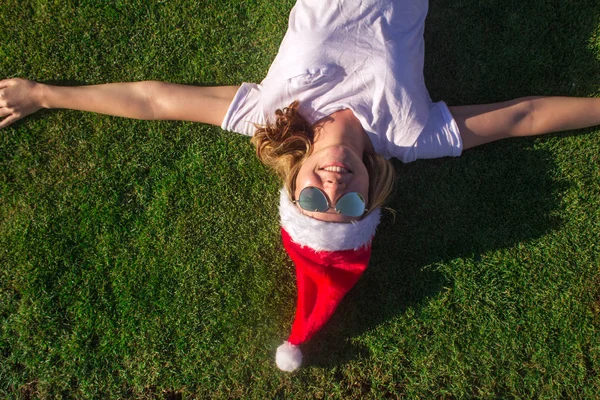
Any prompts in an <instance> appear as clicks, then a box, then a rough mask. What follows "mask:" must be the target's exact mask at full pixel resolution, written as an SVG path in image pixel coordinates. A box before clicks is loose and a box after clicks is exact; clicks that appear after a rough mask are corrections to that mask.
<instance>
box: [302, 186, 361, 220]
mask: <svg viewBox="0 0 600 400" xmlns="http://www.w3.org/2000/svg"><path fill="white" fill-rule="evenodd" d="M306 189H316V190H317V191H318V192H319V193H321V195H322V196H323V198H324V199H325V202H326V203H327V210H329V209H330V208H333V209H334V210H335V212H336V213H337V214H340V215H344V216H346V217H357V218H358V217H362V216H364V215H365V214H366V213H367V212H368V211H369V209H368V208H367V202H366V201H365V197H364V196H363V195H362V194H360V193H359V192H347V193H344V194H343V195H341V196H340V198H339V199H338V200H337V201H336V202H335V207H331V203H330V202H329V197H327V195H326V194H325V192H323V191H322V190H321V189H319V188H318V187H316V186H306V187H305V188H304V189H302V190H301V191H300V196H302V192H304V191H305V190H306ZM352 193H356V194H357V195H358V197H359V198H360V199H361V200H362V203H363V212H362V214H361V215H346V214H342V212H341V211H339V210H338V209H337V204H338V202H339V201H340V200H341V199H343V198H344V196H346V195H348V194H352ZM300 196H298V200H296V199H294V200H292V203H293V204H298V205H299V206H300V208H301V209H303V210H304V211H309V212H327V210H325V211H319V210H308V209H306V208H304V207H302V204H300Z"/></svg>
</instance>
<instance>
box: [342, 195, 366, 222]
mask: <svg viewBox="0 0 600 400" xmlns="http://www.w3.org/2000/svg"><path fill="white" fill-rule="evenodd" d="M335 210H336V211H337V212H338V213H340V214H342V215H346V216H348V217H360V216H362V215H363V214H364V213H365V199H363V197H362V196H361V195H360V193H357V192H350V193H346V194H345V195H343V196H342V197H340V199H339V200H338V201H337V203H336V204H335Z"/></svg>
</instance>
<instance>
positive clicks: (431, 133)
mask: <svg viewBox="0 0 600 400" xmlns="http://www.w3.org/2000/svg"><path fill="white" fill-rule="evenodd" d="M462 149H463V143H462V138H461V136H460V132H459V130H458V125H457V124H456V121H455V120H454V117H453V116H452V114H451V113H450V110H449V109H448V106H447V105H446V103H444V102H443V101H440V102H438V103H433V104H432V105H431V109H430V110H429V119H428V120H427V124H425V127H424V128H423V131H422V132H421V134H420V135H419V138H418V139H417V141H416V142H415V144H414V146H413V148H412V150H411V151H410V152H409V154H408V157H407V160H403V161H404V162H409V161H414V160H416V159H424V158H440V157H448V156H450V157H458V156H460V155H461V153H462Z"/></svg>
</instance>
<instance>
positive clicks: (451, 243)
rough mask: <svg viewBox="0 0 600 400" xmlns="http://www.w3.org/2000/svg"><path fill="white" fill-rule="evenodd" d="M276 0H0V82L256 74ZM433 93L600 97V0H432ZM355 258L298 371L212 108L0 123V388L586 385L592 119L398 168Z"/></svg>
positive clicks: (272, 40) (279, 12) (513, 394)
mask: <svg viewBox="0 0 600 400" xmlns="http://www.w3.org/2000/svg"><path fill="white" fill-rule="evenodd" d="M293 3H294V2H293V1H291V0H275V1H273V0H270V1H267V0H248V1H241V0H239V1H224V0H220V1H216V0H204V1H184V0H174V1H168V2H167V1H115V2H99V1H80V2H73V1H61V2H58V1H54V2H50V1H41V0H39V1H34V0H24V1H16V0H3V1H2V2H1V10H0V78H3V77H23V78H29V79H33V80H39V81H43V82H48V83H55V84H60V85H72V84H97V83H105V82H114V81H135V80H151V79H152V80H165V81H170V82H178V83H187V84H197V85H232V84H239V83H241V82H243V81H250V82H257V81H260V80H262V78H263V77H264V75H265V74H266V71H267V69H268V67H269V64H270V61H271V60H272V59H273V58H274V56H275V54H276V52H277V47H278V44H279V41H280V40H281V38H282V37H283V35H284V33H285V29H286V26H287V15H288V13H289V11H290V9H291V7H292V6H293ZM426 48H427V54H426V68H425V75H426V82H427V84H428V87H429V90H430V93H431V96H432V98H433V99H434V100H442V99H443V100H445V101H446V102H447V103H448V104H450V105H460V104H472V103H483V102H494V101H502V100H507V99H510V98H514V97H520V96H526V95H567V96H600V5H598V3H597V1H596V0H580V1H577V2H566V1H563V0H519V1H517V0H509V1H505V2H498V1H489V0H453V1H450V0H431V4H430V14H429V17H428V25H427V29H426ZM395 165H396V167H397V171H398V185H397V190H396V192H395V194H394V196H393V198H392V200H391V202H390V204H389V206H390V208H392V209H394V210H395V217H394V215H393V214H392V213H390V212H386V213H384V218H383V222H382V224H381V225H380V227H379V231H378V235H377V237H376V238H375V240H374V243H373V256H372V259H371V263H370V267H369V269H368V270H367V272H366V273H365V275H364V276H363V278H362V279H361V280H360V281H359V283H358V284H357V286H356V287H355V288H354V289H353V290H352V291H351V292H350V293H349V295H348V296H347V297H346V298H345V299H344V301H343V302H342V304H341V305H340V308H339V309H338V311H337V312H336V314H335V315H334V317H333V318H332V320H331V321H330V323H328V324H327V325H326V327H325V328H324V329H323V330H322V331H321V332H320V333H319V334H318V335H317V336H316V337H315V338H314V339H313V340H312V341H311V342H309V344H307V345H306V346H305V347H304V348H303V351H304V354H305V365H304V366H303V368H302V369H301V370H299V371H298V372H296V373H293V374H287V373H283V372H281V371H279V370H278V369H277V367H276V366H275V364H274V353H275V349H276V348H277V346H278V345H279V344H280V343H281V341H282V340H283V339H285V338H286V337H287V335H288V334H289V329H290V326H291V322H292V319H293V316H294V311H295V296H296V288H295V281H294V279H295V278H294V271H293V265H292V263H291V261H290V260H289V259H288V258H287V255H286V254H285V253H284V251H283V249H282V246H281V244H280V236H279V225H278V212H277V200H278V188H279V187H280V184H279V182H278V181H277V180H276V178H275V177H274V176H272V175H271V174H270V172H269V171H268V170H267V169H266V168H265V167H263V166H262V165H261V164H260V163H259V162H258V161H257V160H256V158H255V156H254V151H253V148H252V147H251V146H250V145H249V140H248V138H246V137H242V136H239V135H236V134H233V133H228V132H224V131H222V130H220V129H219V128H216V127H210V126H206V125H201V124H193V123H183V122H149V121H134V120H126V119H122V118H114V117H108V116H100V115H93V114H89V113H81V112H75V111H66V110H51V111H42V112H39V113H38V114H36V115H34V116H31V117H29V118H27V119H25V120H23V121H20V122H18V123H16V124H14V125H13V126H11V127H10V128H8V129H5V130H2V131H0V265H1V266H2V267H1V268H0V397H3V398H4V397H6V398H20V399H29V398H78V399H80V398H133V399H137V398H142V399H146V398H157V399H162V398H168V399H179V398H182V399H187V398H198V399H205V398H224V399H226V398H257V399H264V398H310V399H312V398H382V397H391V398H396V397H407V398H471V397H478V398H549V399H550V398H559V397H564V398H594V397H596V396H597V394H598V393H600V376H599V375H600V245H599V241H600V240H599V239H600V130H598V129H587V130H582V131H577V132H565V133H560V134H553V135H548V136H545V137H543V138H528V139H518V140H512V141H504V142H499V143H494V144H490V145H487V146H484V147H481V148H478V149H474V150H470V151H467V152H465V153H464V154H463V156H461V157H459V158H443V159H437V160H422V161H417V162H415V163H411V164H406V165H403V164H401V163H399V162H398V163H396V164H395Z"/></svg>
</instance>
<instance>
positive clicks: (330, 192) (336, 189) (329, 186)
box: [323, 179, 346, 206]
mask: <svg viewBox="0 0 600 400" xmlns="http://www.w3.org/2000/svg"><path fill="white" fill-rule="evenodd" d="M345 188H346V184H345V183H344V182H343V181H342V180H338V179H327V180H323V191H324V192H325V194H327V197H329V201H330V202H331V206H334V205H335V203H336V202H337V199H339V198H340V197H341V196H342V195H343V194H344V192H345Z"/></svg>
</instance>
